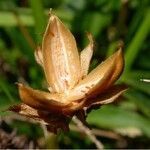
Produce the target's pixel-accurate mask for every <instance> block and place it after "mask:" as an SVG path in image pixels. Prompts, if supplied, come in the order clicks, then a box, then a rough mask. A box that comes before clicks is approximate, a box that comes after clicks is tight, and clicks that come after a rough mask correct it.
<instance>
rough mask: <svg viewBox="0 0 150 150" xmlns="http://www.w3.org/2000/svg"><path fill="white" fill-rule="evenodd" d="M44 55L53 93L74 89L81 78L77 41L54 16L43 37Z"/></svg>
mask: <svg viewBox="0 0 150 150" xmlns="http://www.w3.org/2000/svg"><path fill="white" fill-rule="evenodd" d="M42 53H43V65H44V71H45V75H46V78H47V81H48V83H49V86H50V87H51V88H52V91H51V92H57V93H62V92H65V91H66V90H68V89H71V88H73V87H74V85H75V84H76V83H77V82H78V80H79V78H80V76H81V75H80V72H81V69H80V61H79V54H78V50H77V46H76V41H75V39H74V37H73V35H72V34H71V32H70V31H69V30H68V29H67V28H66V27H65V26H64V25H63V24H62V22H61V21H60V20H59V19H58V18H57V17H56V16H54V15H51V16H50V19H49V22H48V25H47V28H46V31H45V34H44V37H43V42H42ZM56 61H57V63H56Z"/></svg>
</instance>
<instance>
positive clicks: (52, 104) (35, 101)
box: [18, 84, 70, 111]
mask: <svg viewBox="0 0 150 150" xmlns="http://www.w3.org/2000/svg"><path fill="white" fill-rule="evenodd" d="M18 87H19V95H20V98H21V100H22V102H23V103H25V104H27V105H29V106H30V107H33V108H36V109H40V110H51V111H53V110H54V111H61V109H62V108H64V107H66V106H67V105H68V106H69V105H70V103H68V104H67V103H61V102H59V101H61V97H60V95H59V94H51V93H48V92H44V91H40V90H34V89H32V88H30V87H27V86H24V85H23V84H18Z"/></svg>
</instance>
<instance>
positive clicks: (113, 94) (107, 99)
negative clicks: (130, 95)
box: [85, 85, 127, 108]
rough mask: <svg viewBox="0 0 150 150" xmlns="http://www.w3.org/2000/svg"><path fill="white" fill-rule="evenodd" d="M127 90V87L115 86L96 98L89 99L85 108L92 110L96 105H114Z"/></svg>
mask: <svg viewBox="0 0 150 150" xmlns="http://www.w3.org/2000/svg"><path fill="white" fill-rule="evenodd" d="M126 90H127V86H126V85H114V86H112V87H111V88H109V90H106V91H105V92H104V93H102V94H100V95H99V96H97V97H96V98H92V99H88V100H87V101H86V103H85V107H88V108H90V107H91V106H95V105H98V106H101V105H105V104H109V103H112V102H114V101H115V100H117V98H118V97H119V96H120V95H122V93H123V92H125V91H126Z"/></svg>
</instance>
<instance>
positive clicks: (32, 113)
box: [9, 103, 71, 133]
mask: <svg viewBox="0 0 150 150" xmlns="http://www.w3.org/2000/svg"><path fill="white" fill-rule="evenodd" d="M9 111H13V112H15V113H17V114H19V115H22V116H25V117H27V118H29V119H34V120H35V121H37V122H39V123H42V124H45V125H46V126H47V128H48V130H49V131H51V132H53V133H57V132H58V130H59V129H61V130H63V131H68V130H69V122H70V119H71V117H66V116H64V115H61V114H54V113H50V112H47V111H41V110H36V109H34V108H32V107H30V106H28V105H26V104H24V103H22V104H19V105H14V106H12V107H10V108H9Z"/></svg>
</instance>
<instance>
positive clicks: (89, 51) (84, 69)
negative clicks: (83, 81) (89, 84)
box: [80, 33, 94, 78]
mask: <svg viewBox="0 0 150 150" xmlns="http://www.w3.org/2000/svg"><path fill="white" fill-rule="evenodd" d="M87 37H88V39H89V44H88V46H87V47H86V48H85V49H83V50H82V51H81V54H80V61H81V75H82V78H84V77H85V76H86V75H87V74H88V70H89V66H90V61H91V58H92V55H93V46H94V42H93V37H92V35H91V34H90V33H87Z"/></svg>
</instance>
